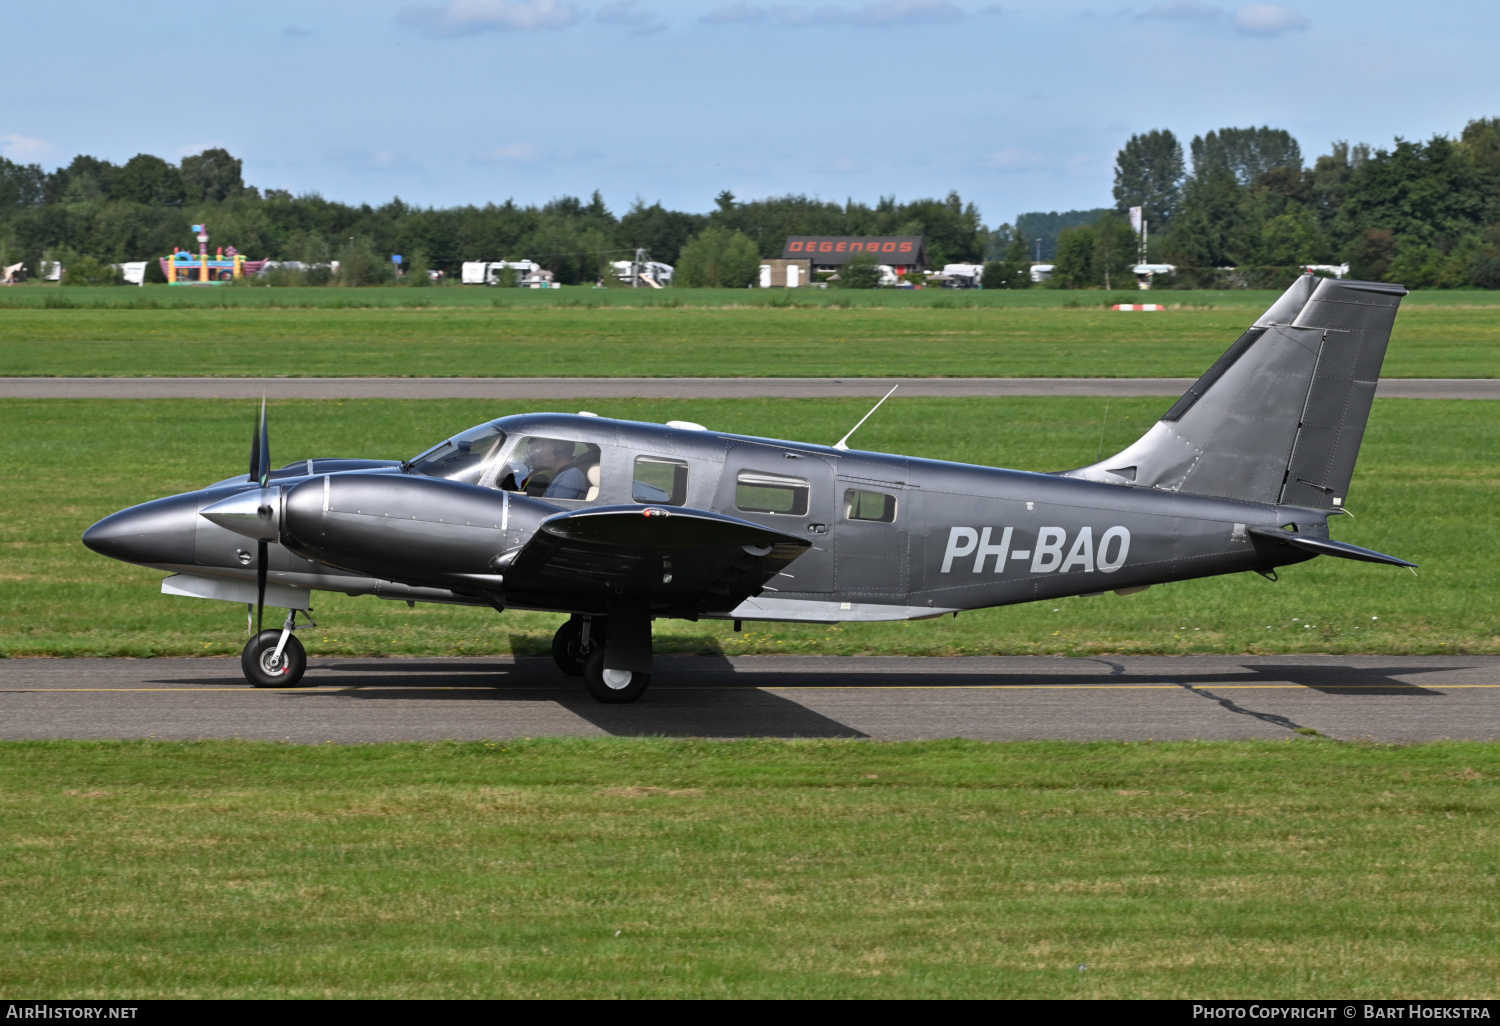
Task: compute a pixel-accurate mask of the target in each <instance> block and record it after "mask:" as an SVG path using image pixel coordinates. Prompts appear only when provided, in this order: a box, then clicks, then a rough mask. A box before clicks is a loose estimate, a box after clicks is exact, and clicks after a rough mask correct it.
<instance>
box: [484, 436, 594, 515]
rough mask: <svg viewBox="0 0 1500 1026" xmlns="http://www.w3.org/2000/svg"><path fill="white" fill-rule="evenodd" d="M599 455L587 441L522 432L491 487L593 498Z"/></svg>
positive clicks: (541, 495)
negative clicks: (574, 440)
mask: <svg viewBox="0 0 1500 1026" xmlns="http://www.w3.org/2000/svg"><path fill="white" fill-rule="evenodd" d="M600 455H601V454H600V451H599V447H598V446H597V445H594V444H593V443H591V442H573V441H569V440H568V439H565V438H547V437H545V436H543V435H526V436H523V437H522V438H520V439H518V440H517V442H516V447H515V450H514V452H512V453H511V456H510V462H509V463H508V464H507V465H506V466H504V467H501V468H500V475H499V478H498V480H497V482H496V485H495V487H497V488H503V489H505V490H506V491H508V492H524V493H526V494H527V495H530V496H534V497H535V498H538V499H583V500H585V501H590V500H593V499H597V498H598V497H599V480H600V477H599V474H600V470H599V460H600Z"/></svg>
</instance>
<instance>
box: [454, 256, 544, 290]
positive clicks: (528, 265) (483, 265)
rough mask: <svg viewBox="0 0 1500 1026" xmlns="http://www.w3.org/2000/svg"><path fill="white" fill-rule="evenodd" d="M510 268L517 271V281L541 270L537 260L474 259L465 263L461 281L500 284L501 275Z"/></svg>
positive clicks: (477, 283)
mask: <svg viewBox="0 0 1500 1026" xmlns="http://www.w3.org/2000/svg"><path fill="white" fill-rule="evenodd" d="M507 268H509V269H510V270H512V271H515V272H516V283H517V284H520V283H521V281H523V280H524V279H526V278H529V277H533V276H535V275H537V274H538V273H540V272H541V270H542V265H541V264H539V263H537V262H536V261H535V260H474V261H468V262H466V263H465V264H464V265H463V268H462V272H463V273H462V277H461V279H460V280H461V281H462V282H463V283H464V284H465V285H499V284H500V276H501V275H502V274H503V273H505V270H506V269H507Z"/></svg>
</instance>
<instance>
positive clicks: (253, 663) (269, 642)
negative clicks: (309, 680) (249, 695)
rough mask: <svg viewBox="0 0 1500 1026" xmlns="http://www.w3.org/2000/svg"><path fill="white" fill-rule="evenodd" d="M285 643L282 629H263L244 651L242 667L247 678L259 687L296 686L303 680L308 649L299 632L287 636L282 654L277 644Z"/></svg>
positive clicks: (241, 655) (241, 654)
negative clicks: (298, 637) (277, 649)
mask: <svg viewBox="0 0 1500 1026" xmlns="http://www.w3.org/2000/svg"><path fill="white" fill-rule="evenodd" d="M280 644H281V631H279V630H269V631H261V632H260V633H259V634H257V635H256V636H255V637H253V638H251V639H250V640H249V642H247V643H246V645H245V651H243V652H241V653H240V669H242V670H244V671H245V679H246V680H248V681H249V682H250V683H251V684H254V685H255V686H256V687H258V688H294V687H296V686H297V685H298V684H299V683H301V681H302V674H303V673H305V672H306V671H307V650H306V649H305V648H303V647H302V642H300V641H298V640H297V636H296V635H295V634H290V635H288V636H287V639H286V644H285V645H282V647H281V654H280V655H279V656H278V655H277V654H276V646H277V645H280Z"/></svg>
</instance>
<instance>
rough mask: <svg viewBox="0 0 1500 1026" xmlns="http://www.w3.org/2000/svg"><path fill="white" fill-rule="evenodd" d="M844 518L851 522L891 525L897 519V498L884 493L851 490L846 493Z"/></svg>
mask: <svg viewBox="0 0 1500 1026" xmlns="http://www.w3.org/2000/svg"><path fill="white" fill-rule="evenodd" d="M844 516H845V517H846V518H848V519H850V520H871V521H874V522H875V523H877V524H889V523H891V522H893V521H894V520H895V519H896V497H895V496H894V495H887V494H885V493H884V492H861V491H859V490H857V489H854V488H851V489H849V490H848V491H847V492H845V493H844Z"/></svg>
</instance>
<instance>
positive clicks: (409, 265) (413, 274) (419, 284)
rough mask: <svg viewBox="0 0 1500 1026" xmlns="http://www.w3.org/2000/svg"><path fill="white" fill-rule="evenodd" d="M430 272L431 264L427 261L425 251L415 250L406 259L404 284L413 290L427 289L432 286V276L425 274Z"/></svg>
mask: <svg viewBox="0 0 1500 1026" xmlns="http://www.w3.org/2000/svg"><path fill="white" fill-rule="evenodd" d="M430 270H432V264H430V263H429V262H428V260H427V251H426V250H421V249H419V250H415V251H413V253H412V255H411V256H409V257H407V258H406V276H405V277H406V284H407V285H409V286H411V287H412V288H414V289H423V288H427V287H428V286H430V285H431V284H432V276H431V275H429V274H428V273H427V272H428V271H430Z"/></svg>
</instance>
